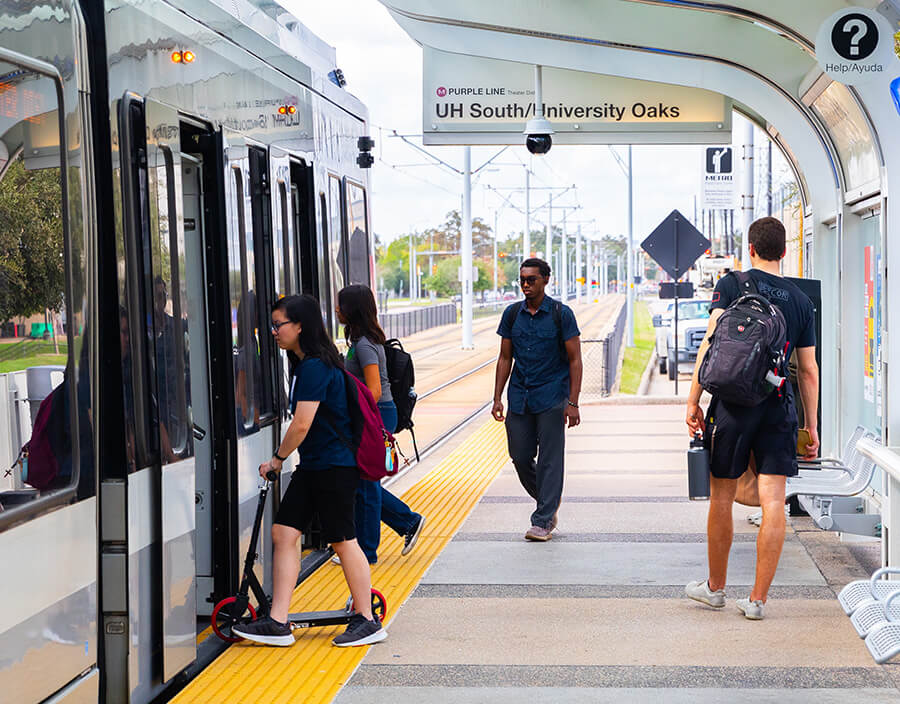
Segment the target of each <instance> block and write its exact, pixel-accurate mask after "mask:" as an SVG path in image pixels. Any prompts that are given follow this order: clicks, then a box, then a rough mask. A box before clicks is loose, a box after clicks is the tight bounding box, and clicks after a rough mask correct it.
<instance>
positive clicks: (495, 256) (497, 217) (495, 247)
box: [494, 210, 500, 293]
mask: <svg viewBox="0 0 900 704" xmlns="http://www.w3.org/2000/svg"><path fill="white" fill-rule="evenodd" d="M499 216H500V211H499V210H495V211H494V293H496V292H497V238H498V237H500V232H499V230H498V229H497V221H498V219H499Z"/></svg>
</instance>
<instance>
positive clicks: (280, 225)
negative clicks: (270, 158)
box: [273, 180, 298, 298]
mask: <svg viewBox="0 0 900 704" xmlns="http://www.w3.org/2000/svg"><path fill="white" fill-rule="evenodd" d="M277 193H278V200H277V203H278V218H277V220H276V223H277V230H276V237H275V240H274V242H273V246H274V253H275V270H276V275H275V297H276V298H280V297H281V296H287V295H290V294H292V293H297V292H298V287H296V286H294V284H293V281H292V279H293V278H294V269H295V267H294V263H293V256H292V255H293V247H291V220H290V216H289V215H288V207H289V206H288V198H289V196H288V190H287V186H286V185H285V183H284V181H281V180H279V181H278V190H277Z"/></svg>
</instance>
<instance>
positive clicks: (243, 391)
mask: <svg viewBox="0 0 900 704" xmlns="http://www.w3.org/2000/svg"><path fill="white" fill-rule="evenodd" d="M223 148H224V151H225V172H226V175H225V195H226V201H227V207H226V213H227V219H228V226H227V243H226V247H227V259H228V263H227V266H228V275H227V281H228V292H229V294H228V295H229V301H230V317H231V330H232V339H231V345H232V360H233V379H232V383H233V388H234V403H235V405H234V419H235V428H236V436H237V437H236V442H235V455H236V465H235V472H236V481H237V486H236V493H235V496H236V499H237V501H236V504H237V506H236V510H237V531H238V540H237V545H236V546H235V547H234V548H233V550H234V551H235V553H234V554H235V556H236V557H238V559H240V556H242V555H244V554H245V553H246V551H247V549H248V547H249V544H250V537H251V533H252V527H253V520H254V516H255V512H256V503H257V501H256V500H257V494H258V485H259V474H258V467H259V463H260V462H261V461H262V460H264V459H268V458H269V457H271V455H272V452H273V450H274V449H275V429H276V427H277V425H276V414H275V411H274V402H273V399H274V396H273V386H274V383H273V380H274V378H275V372H274V366H275V365H274V353H273V352H272V345H273V340H272V335H271V333H270V332H269V320H270V316H269V307H270V306H271V303H272V301H273V299H274V291H273V288H274V281H273V279H274V277H273V275H272V261H271V254H270V251H271V226H270V223H271V212H270V210H271V205H270V202H269V196H270V190H269V189H270V185H269V175H268V169H267V167H266V159H267V155H266V153H265V150H263V149H262V148H260V147H258V146H256V145H253V144H250V143H248V142H247V141H246V140H245V139H244V138H243V137H242V136H241V135H239V134H238V133H235V132H231V131H230V130H223ZM271 522H272V512H271V504H270V505H269V506H268V507H267V509H266V514H265V519H264V522H263V530H262V535H263V536H264V538H263V540H261V541H260V545H259V546H258V552H259V560H258V561H257V563H256V570H257V572H258V576H259V577H260V579H261V580H262V581H263V584H264V586H265V588H266V590H270V588H271V560H270V547H269V546H270V544H271V542H270V541H269V540H268V538H267V536H269V535H271V530H270V529H271Z"/></svg>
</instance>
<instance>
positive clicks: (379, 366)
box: [333, 284, 425, 565]
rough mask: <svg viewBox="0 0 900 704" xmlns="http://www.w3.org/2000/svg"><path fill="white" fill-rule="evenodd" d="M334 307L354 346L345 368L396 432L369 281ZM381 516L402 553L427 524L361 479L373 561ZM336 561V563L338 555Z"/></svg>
mask: <svg viewBox="0 0 900 704" xmlns="http://www.w3.org/2000/svg"><path fill="white" fill-rule="evenodd" d="M336 312H337V316H338V320H339V321H340V322H341V323H342V324H343V325H344V336H345V337H346V339H347V343H348V344H349V345H350V349H349V350H348V351H347V359H346V362H345V367H346V369H347V371H348V372H350V373H351V374H353V375H354V376H355V377H356V378H357V379H360V380H361V381H362V382H363V383H365V385H366V386H367V387H368V389H369V391H371V392H372V396H373V398H374V399H375V401H376V402H377V403H378V410H379V411H381V422H382V423H383V424H384V428H385V430H387V431H388V432H391V433H392V432H394V429H395V428H396V427H397V406H395V405H394V399H393V397H392V396H391V384H390V380H389V379H388V372H387V359H386V356H385V352H384V343H385V335H384V331H383V330H382V329H381V326H380V325H379V324H378V309H377V307H376V306H375V296H374V295H372V291H371V289H370V288H369V287H368V286H363V285H360V284H354V285H352V286H346V287H345V288H342V289H341V290H340V292H338V305H337V309H336ZM382 521H384V522H385V523H386V524H387V525H388V527H389V528H391V529H393V530H394V531H395V532H396V533H398V534H399V535H401V536H402V537H403V550H402V552H401V554H402V555H407V554H409V552H410V551H411V550H412V549H413V548H414V547H415V545H416V541H417V540H418V539H419V535H420V534H421V533H422V528H423V527H424V525H425V517H424V516H423V515H422V514H420V513H416V512H415V511H412V510H411V509H410V508H409V506H407V505H406V504H405V503H404V502H403V501H401V500H400V499H398V498H397V497H396V496H394V495H393V494H392V493H391V492H389V491H388V490H387V489H385V488H384V487H382V486H381V482H377V481H365V480H360V482H359V487H358V489H357V492H356V533H357V536H356V537H357V540H358V542H359V545H360V547H361V548H362V549H363V552H364V553H365V554H366V557H367V558H369V564H372V565H374V564H375V563H376V562H377V561H378V544H379V543H380V542H381V522H382ZM333 561H334V562H338V560H337V559H336V556H335V558H333Z"/></svg>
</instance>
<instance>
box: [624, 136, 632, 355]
mask: <svg viewBox="0 0 900 704" xmlns="http://www.w3.org/2000/svg"><path fill="white" fill-rule="evenodd" d="M633 186H634V174H633V173H632V169H631V145H630V144H629V145H628V252H627V263H626V268H627V271H626V272H625V276H626V278H627V281H626V282H625V286H626V289H625V295H626V298H625V346H626V347H634V232H633V226H634V207H633V202H632V190H633Z"/></svg>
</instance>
